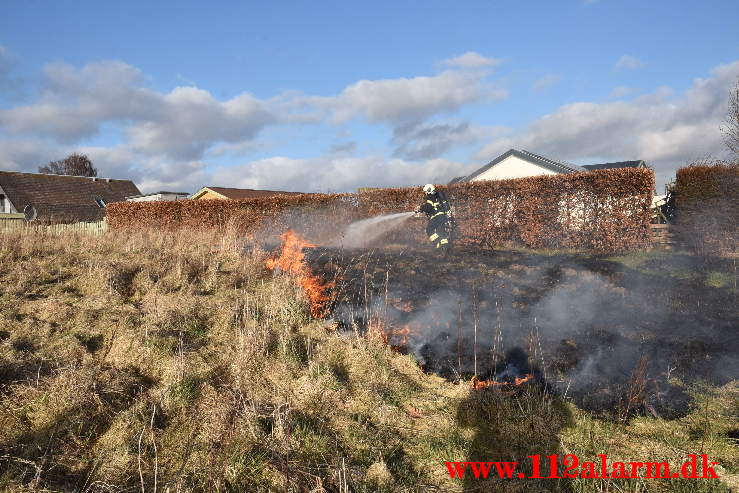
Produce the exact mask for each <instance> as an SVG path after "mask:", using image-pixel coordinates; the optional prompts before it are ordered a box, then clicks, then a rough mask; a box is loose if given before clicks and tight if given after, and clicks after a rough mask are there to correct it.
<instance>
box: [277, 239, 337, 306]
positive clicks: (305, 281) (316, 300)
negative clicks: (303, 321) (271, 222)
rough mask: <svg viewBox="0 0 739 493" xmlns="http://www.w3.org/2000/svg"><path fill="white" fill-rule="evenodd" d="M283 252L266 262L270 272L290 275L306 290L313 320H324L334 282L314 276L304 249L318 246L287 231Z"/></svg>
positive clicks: (283, 241)
mask: <svg viewBox="0 0 739 493" xmlns="http://www.w3.org/2000/svg"><path fill="white" fill-rule="evenodd" d="M280 238H281V239H282V250H281V251H280V254H279V256H273V257H270V258H268V259H267V260H266V262H265V265H266V266H267V268H268V269H269V270H275V269H280V270H282V271H284V272H287V273H289V274H290V275H292V276H293V277H295V279H296V280H297V281H298V284H300V286H301V287H302V288H303V290H305V293H306V294H307V295H308V299H309V300H310V314H311V316H312V317H313V318H324V317H325V316H326V314H327V311H328V308H329V303H330V302H331V296H330V290H331V288H333V287H334V283H333V282H324V281H323V279H321V277H320V276H317V275H314V274H313V273H312V272H311V270H310V266H309V265H308V264H307V263H306V261H305V253H303V249H304V248H313V247H315V246H316V245H314V244H313V243H310V242H307V241H305V240H303V239H302V238H301V237H300V236H299V235H297V234H296V233H295V232H294V231H291V230H287V231H285V232H284V233H283V234H282V236H280Z"/></svg>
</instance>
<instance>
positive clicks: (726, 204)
mask: <svg viewBox="0 0 739 493" xmlns="http://www.w3.org/2000/svg"><path fill="white" fill-rule="evenodd" d="M675 197H676V205H677V210H678V216H677V225H678V227H677V235H678V238H679V239H680V240H681V241H682V242H683V243H684V244H685V245H687V246H688V247H689V248H691V249H693V250H694V251H695V252H696V253H699V254H704V255H721V254H726V253H737V252H738V251H739V249H738V248H737V244H738V243H739V162H737V163H726V162H722V161H702V162H699V163H695V164H692V165H690V166H687V167H684V168H680V169H678V170H677V175H676V180H675Z"/></svg>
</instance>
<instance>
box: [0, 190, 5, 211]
mask: <svg viewBox="0 0 739 493" xmlns="http://www.w3.org/2000/svg"><path fill="white" fill-rule="evenodd" d="M2 212H5V195H3V194H0V213H2Z"/></svg>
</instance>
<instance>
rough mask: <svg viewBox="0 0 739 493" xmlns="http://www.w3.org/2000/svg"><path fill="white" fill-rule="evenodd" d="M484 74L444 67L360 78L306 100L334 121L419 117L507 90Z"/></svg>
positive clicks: (504, 94) (491, 98)
mask: <svg viewBox="0 0 739 493" xmlns="http://www.w3.org/2000/svg"><path fill="white" fill-rule="evenodd" d="M485 77H486V74H484V73H480V72H465V71H456V70H446V71H443V72H441V73H440V74H438V75H434V76H430V77H413V78H409V79H407V78H401V79H384V80H361V81H359V82H356V83H354V84H352V85H350V86H348V87H347V88H345V89H344V90H343V91H342V92H341V94H339V95H338V96H336V97H315V98H310V101H311V102H312V103H313V104H314V105H316V106H319V107H323V108H325V109H326V110H328V111H329V113H330V114H331V119H332V121H333V122H334V123H344V122H346V121H348V120H351V119H353V118H356V117H358V116H362V117H364V118H365V119H366V120H367V121H369V122H371V123H377V122H390V123H398V122H405V121H411V120H421V119H425V118H428V117H430V116H432V115H435V114H438V113H449V112H453V111H456V110H458V109H459V108H461V107H462V106H464V105H466V104H470V103H475V102H483V101H494V100H500V99H504V98H505V97H507V95H508V93H507V91H505V90H504V89H501V88H496V87H494V86H492V85H490V84H489V83H487V82H486V81H485V80H484V79H485Z"/></svg>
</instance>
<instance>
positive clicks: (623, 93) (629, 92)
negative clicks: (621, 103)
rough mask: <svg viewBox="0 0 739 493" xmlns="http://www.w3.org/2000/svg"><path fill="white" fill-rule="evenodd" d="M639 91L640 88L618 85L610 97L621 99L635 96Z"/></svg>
mask: <svg viewBox="0 0 739 493" xmlns="http://www.w3.org/2000/svg"><path fill="white" fill-rule="evenodd" d="M637 92H639V89H634V88H633V87H626V86H618V87H614V88H613V90H612V91H611V93H610V94H609V95H608V97H609V98H612V99H621V98H625V97H628V96H633V95H634V94H635V93H637Z"/></svg>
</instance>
